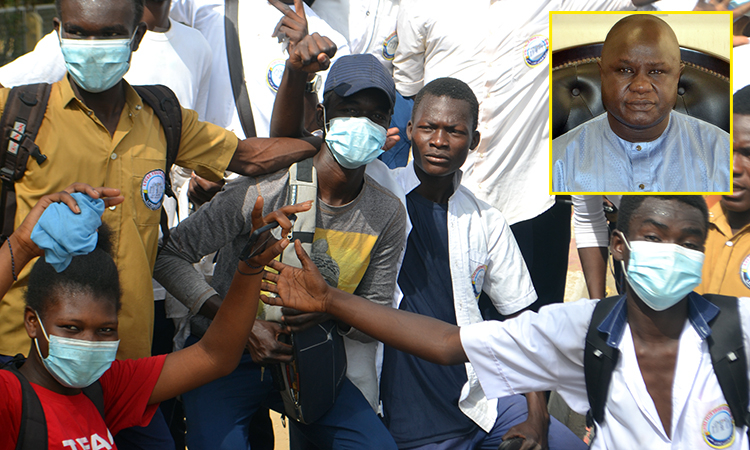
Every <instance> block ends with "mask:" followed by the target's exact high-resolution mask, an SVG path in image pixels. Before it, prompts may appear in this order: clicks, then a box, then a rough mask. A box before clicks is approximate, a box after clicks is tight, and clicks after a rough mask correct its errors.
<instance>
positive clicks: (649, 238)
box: [643, 234, 661, 242]
mask: <svg viewBox="0 0 750 450" xmlns="http://www.w3.org/2000/svg"><path fill="white" fill-rule="evenodd" d="M643 239H644V240H645V241H649V242H661V238H660V237H659V236H657V235H655V234H647V235H645V236H644V237H643Z"/></svg>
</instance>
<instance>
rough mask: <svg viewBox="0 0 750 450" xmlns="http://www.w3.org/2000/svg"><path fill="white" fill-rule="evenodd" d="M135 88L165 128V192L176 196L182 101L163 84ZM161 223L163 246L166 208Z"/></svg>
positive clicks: (167, 236)
mask: <svg viewBox="0 0 750 450" xmlns="http://www.w3.org/2000/svg"><path fill="white" fill-rule="evenodd" d="M133 89H135V91H136V92H138V95H140V96H141V99H143V101H144V102H145V103H146V104H147V105H148V106H150V107H151V109H152V110H153V111H154V114H156V117H158V118H159V122H161V125H162V127H163V128H164V136H165V137H166V139H167V165H166V167H165V169H166V173H165V176H164V179H165V183H166V184H165V186H164V193H165V194H166V195H168V196H170V197H174V196H175V195H174V191H173V190H172V178H171V176H170V173H171V170H172V165H173V164H174V162H175V161H176V160H177V153H178V152H179V151H180V139H181V138H182V108H181V107H180V101H179V100H178V99H177V96H176V95H175V93H174V92H172V90H171V89H169V88H168V87H166V86H163V85H161V84H154V85H142V86H133ZM159 225H160V226H161V233H162V236H163V239H162V246H164V244H166V242H167V241H168V240H169V221H168V218H167V212H166V211H165V210H164V208H162V209H161V218H160V220H159Z"/></svg>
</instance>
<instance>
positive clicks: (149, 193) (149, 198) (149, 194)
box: [141, 169, 167, 211]
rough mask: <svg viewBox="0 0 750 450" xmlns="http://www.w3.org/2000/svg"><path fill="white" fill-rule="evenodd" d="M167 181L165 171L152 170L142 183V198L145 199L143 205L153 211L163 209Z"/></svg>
mask: <svg viewBox="0 0 750 450" xmlns="http://www.w3.org/2000/svg"><path fill="white" fill-rule="evenodd" d="M166 179H167V178H166V176H165V175H164V171H163V170H161V169H156V170H152V171H151V172H149V173H147V174H146V175H144V176H143V181H141V197H142V198H143V203H145V204H146V206H147V207H148V209H150V210H151V211H156V210H157V209H159V208H161V202H162V200H164V186H165V184H166Z"/></svg>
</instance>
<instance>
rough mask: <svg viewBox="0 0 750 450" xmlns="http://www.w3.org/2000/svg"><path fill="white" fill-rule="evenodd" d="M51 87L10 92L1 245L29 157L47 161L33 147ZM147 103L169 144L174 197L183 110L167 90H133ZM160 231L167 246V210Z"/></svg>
mask: <svg viewBox="0 0 750 450" xmlns="http://www.w3.org/2000/svg"><path fill="white" fill-rule="evenodd" d="M51 88H52V86H51V85H50V84H48V83H38V84H29V85H25V86H16V87H14V88H13V89H11V90H10V94H9V95H8V100H7V101H6V102H5V110H4V111H3V115H2V117H1V118H0V181H1V182H2V193H1V194H0V211H2V213H1V214H0V243H1V242H4V241H5V239H7V238H8V236H10V235H11V234H12V233H13V224H14V221H15V217H16V191H15V185H14V184H15V182H16V181H19V180H20V179H21V178H23V175H24V172H26V164H27V163H28V160H29V157H32V158H34V159H35V160H36V163H37V164H39V165H42V164H44V162H45V161H46V160H47V157H46V156H45V155H44V154H42V152H41V150H40V149H39V146H37V145H36V143H34V140H35V139H36V135H37V133H38V132H39V127H40V126H41V125H42V120H44V113H45V111H46V110H47V101H48V100H49V93H50V90H51ZM133 89H135V90H136V92H138V95H140V97H141V99H143V101H144V103H146V104H147V105H148V106H150V107H151V109H153V110H154V114H156V116H157V117H158V118H159V122H161V125H162V127H164V134H165V136H166V140H167V164H166V167H165V173H166V177H165V187H164V193H165V194H166V195H169V196H170V197H174V192H173V191H172V182H171V179H170V170H171V168H172V164H174V162H175V160H176V159H177V152H178V151H179V149H180V137H181V136H182V109H181V108H180V102H179V100H177V96H176V95H175V94H174V92H172V90H171V89H169V88H168V87H166V86H162V85H149V86H133ZM161 229H162V234H163V236H164V239H163V241H162V242H164V243H166V242H167V241H168V240H169V225H168V222H167V214H166V211H164V208H162V210H161Z"/></svg>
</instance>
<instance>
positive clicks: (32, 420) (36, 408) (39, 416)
mask: <svg viewBox="0 0 750 450" xmlns="http://www.w3.org/2000/svg"><path fill="white" fill-rule="evenodd" d="M22 364H23V359H22V358H21V355H17V356H16V357H15V358H14V359H13V360H12V361H10V362H9V363H8V365H6V366H4V367H3V368H2V369H4V370H8V371H9V372H10V373H12V374H13V375H15V376H16V378H18V381H19V382H20V383H21V398H22V401H21V427H20V429H19V430H18V441H17V442H16V450H40V449H46V448H47V447H48V442H47V419H46V418H45V416H44V409H43V408H42V403H41V402H40V401H39V397H38V396H37V395H36V392H35V391H34V388H33V387H31V383H29V381H28V380H27V379H26V377H25V376H23V374H21V372H19V371H18V368H20V367H21V365H22Z"/></svg>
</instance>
